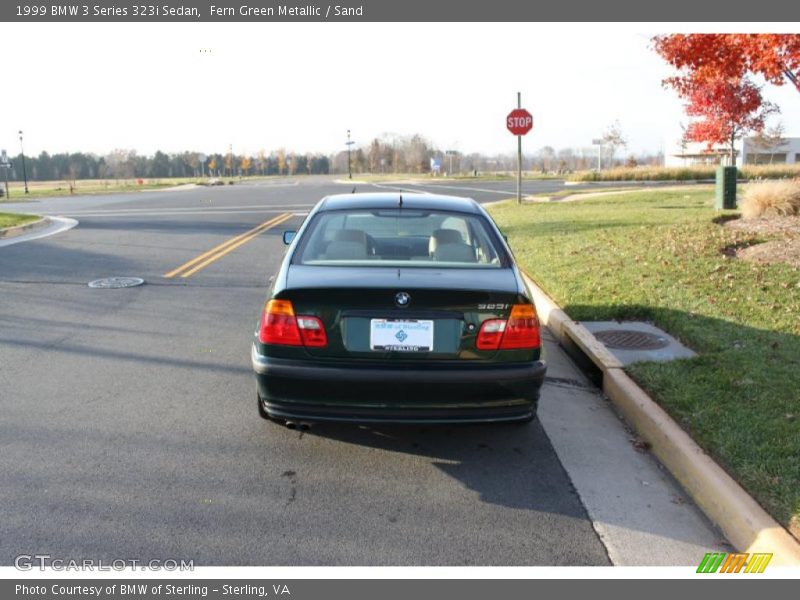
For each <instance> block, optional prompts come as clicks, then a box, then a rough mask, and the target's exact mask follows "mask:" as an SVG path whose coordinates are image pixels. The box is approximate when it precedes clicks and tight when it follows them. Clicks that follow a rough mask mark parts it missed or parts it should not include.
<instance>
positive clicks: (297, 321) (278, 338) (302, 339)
mask: <svg viewBox="0 0 800 600" xmlns="http://www.w3.org/2000/svg"><path fill="white" fill-rule="evenodd" d="M258 339H259V340H260V341H261V343H262V344H275V345H278V346H307V347H310V348H322V347H324V346H327V345H328V336H327V335H326V334H325V327H324V326H323V325H322V321H320V320H319V319H318V318H317V317H311V316H308V315H295V314H294V307H293V306H292V303H291V301H289V300H270V301H269V302H267V304H266V305H265V306H264V312H263V313H262V315H261V324H260V326H259V331H258Z"/></svg>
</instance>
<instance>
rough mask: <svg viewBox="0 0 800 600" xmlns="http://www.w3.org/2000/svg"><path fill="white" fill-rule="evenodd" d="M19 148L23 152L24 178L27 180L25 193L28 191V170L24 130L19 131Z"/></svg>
mask: <svg viewBox="0 0 800 600" xmlns="http://www.w3.org/2000/svg"><path fill="white" fill-rule="evenodd" d="M19 150H20V153H21V154H22V178H23V180H24V181H25V193H26V194H27V193H28V171H27V170H26V169H25V148H23V146H22V130H21V129H20V131H19Z"/></svg>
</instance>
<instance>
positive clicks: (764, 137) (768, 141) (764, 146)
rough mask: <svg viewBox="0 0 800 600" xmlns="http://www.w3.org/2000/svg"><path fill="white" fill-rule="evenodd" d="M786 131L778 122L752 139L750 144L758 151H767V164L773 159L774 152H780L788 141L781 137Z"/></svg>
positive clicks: (781, 123)
mask: <svg viewBox="0 0 800 600" xmlns="http://www.w3.org/2000/svg"><path fill="white" fill-rule="evenodd" d="M785 133H786V129H785V128H784V126H783V122H781V121H778V122H777V123H776V124H775V125H774V126H772V127H769V128H765V129H763V130H762V131H760V132H759V133H758V134H756V135H755V137H753V138H752V140H751V141H752V144H753V146H755V147H756V148H757V149H759V150H764V151H765V152H764V153H765V154H766V151H769V164H772V161H773V159H774V158H775V151H776V150H780V149H781V148H782V147H783V146H785V145H786V143H787V142H788V141H789V140H787V139H786V138H785V137H783V135H784V134H785Z"/></svg>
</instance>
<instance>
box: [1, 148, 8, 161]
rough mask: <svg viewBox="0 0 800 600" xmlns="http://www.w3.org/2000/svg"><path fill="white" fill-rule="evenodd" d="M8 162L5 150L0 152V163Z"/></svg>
mask: <svg viewBox="0 0 800 600" xmlns="http://www.w3.org/2000/svg"><path fill="white" fill-rule="evenodd" d="M7 162H8V154H7V153H6V151H5V150H0V163H7Z"/></svg>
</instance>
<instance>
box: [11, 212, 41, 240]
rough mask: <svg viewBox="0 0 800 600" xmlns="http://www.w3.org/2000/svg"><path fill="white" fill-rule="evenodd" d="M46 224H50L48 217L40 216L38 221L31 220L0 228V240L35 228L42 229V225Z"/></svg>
mask: <svg viewBox="0 0 800 600" xmlns="http://www.w3.org/2000/svg"><path fill="white" fill-rule="evenodd" d="M48 225H50V219H49V218H48V217H42V218H41V219H39V220H38V221H33V222H32V223H25V225H16V226H14V227H6V228H5V229H0V240H7V239H10V238H15V237H17V236H20V235H24V234H26V233H30V232H32V231H36V230H37V229H42V228H44V227H47V226H48Z"/></svg>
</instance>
